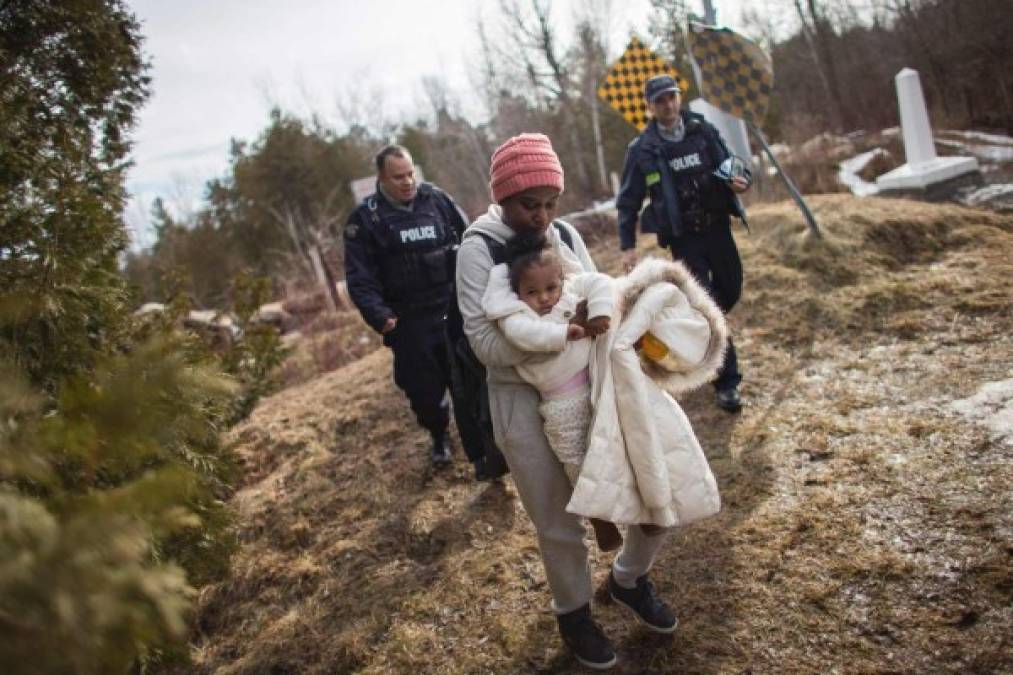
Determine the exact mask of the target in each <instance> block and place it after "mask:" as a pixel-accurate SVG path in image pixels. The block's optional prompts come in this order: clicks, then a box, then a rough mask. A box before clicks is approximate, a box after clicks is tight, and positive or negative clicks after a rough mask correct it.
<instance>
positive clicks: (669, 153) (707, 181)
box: [661, 131, 728, 225]
mask: <svg viewBox="0 0 1013 675" xmlns="http://www.w3.org/2000/svg"><path fill="white" fill-rule="evenodd" d="M661 152H662V156H663V158H664V161H665V162H666V163H667V164H668V168H669V169H670V171H671V175H672V176H673V177H674V180H675V191H676V194H677V195H678V197H679V207H680V211H681V212H682V217H683V221H684V222H685V223H686V224H687V225H692V224H694V223H695V222H696V221H698V220H700V219H701V217H702V214H706V213H725V212H727V209H728V204H727V201H726V197H725V192H724V186H723V185H722V184H721V182H720V179H718V178H716V177H715V176H714V174H713V172H714V170H715V169H717V168H718V164H719V162H718V158H717V157H715V156H714V147H713V144H711V143H710V142H709V141H708V139H707V134H705V133H703V132H702V131H698V132H697V133H687V134H686V136H685V137H684V138H683V139H682V140H681V141H679V142H675V141H669V140H666V139H663V142H662V146H661Z"/></svg>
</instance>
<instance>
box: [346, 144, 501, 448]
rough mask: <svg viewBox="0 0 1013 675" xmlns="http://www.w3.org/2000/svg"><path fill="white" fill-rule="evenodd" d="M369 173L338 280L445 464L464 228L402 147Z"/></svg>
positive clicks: (383, 155)
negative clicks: (452, 314)
mask: <svg viewBox="0 0 1013 675" xmlns="http://www.w3.org/2000/svg"><path fill="white" fill-rule="evenodd" d="M376 170H377V181H376V192H375V193H373V194H372V195H370V196H369V197H367V198H366V199H365V200H364V201H363V202H362V203H361V204H359V206H358V207H357V208H356V209H355V211H353V212H352V214H351V216H349V218H348V222H347V224H346V225H345V231H344V239H345V281H346V283H347V286H348V294H349V296H351V298H352V302H353V303H354V304H355V306H356V307H357V308H358V310H359V312H360V314H362V318H363V319H364V320H365V321H366V323H368V324H369V325H370V326H371V327H372V328H373V329H374V330H376V331H377V332H378V333H380V334H381V335H382V336H383V344H384V345H386V346H387V347H389V348H390V349H391V350H392V351H393V352H394V382H395V383H396V384H397V386H398V387H400V388H401V389H402V390H403V391H404V393H405V394H406V395H407V396H408V400H409V402H410V403H411V408H412V411H413V412H414V413H415V417H416V419H417V420H418V423H419V425H421V426H422V427H423V428H425V429H426V430H427V431H429V433H430V435H431V436H432V440H433V444H432V449H431V459H432V462H433V465H434V466H437V467H439V466H444V465H447V464H449V463H450V448H449V446H448V444H447V426H448V423H449V419H450V418H449V410H448V407H449V406H448V399H447V387H448V384H449V378H450V365H449V362H448V353H447V344H446V338H445V334H444V330H445V321H446V312H447V303H448V302H449V300H450V296H451V293H452V292H453V281H454V252H455V250H456V247H457V243H458V242H459V241H460V239H461V235H462V233H463V232H464V229H465V227H466V226H467V224H466V222H465V219H464V217H463V215H462V214H461V211H460V209H459V208H458V207H457V204H456V203H454V200H453V199H451V198H450V196H449V195H447V193H445V192H443V191H442V190H440V189H439V188H438V187H436V186H435V185H432V184H430V183H416V180H415V165H414V164H413V163H412V158H411V155H410V154H409V153H408V150H407V149H406V148H404V147H402V146H399V145H388V146H387V147H385V148H383V149H382V150H380V152H379V153H378V154H377V155H376ZM454 407H455V410H456V409H457V408H458V406H457V405H455V406H454ZM461 407H462V408H463V406H461ZM462 426H463V425H461V424H460V423H459V424H458V427H459V428H461V427H462ZM462 436H463V432H462ZM462 442H463V443H464V446H465V452H466V453H467V454H468V455H469V459H471V460H472V461H475V457H473V456H472V454H473V452H472V450H473V448H476V447H478V448H480V447H481V446H480V445H478V444H476V443H474V442H472V440H471V439H468V438H463V437H462ZM478 452H481V450H478Z"/></svg>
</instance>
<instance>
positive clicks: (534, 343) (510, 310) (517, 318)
mask: <svg viewBox="0 0 1013 675" xmlns="http://www.w3.org/2000/svg"><path fill="white" fill-rule="evenodd" d="M613 285H614V280H613V279H612V278H611V277H609V276H608V275H605V274H598V273H596V272H585V273H582V274H575V275H571V276H568V277H567V278H566V281H565V282H564V284H563V291H562V295H561V296H560V298H559V302H557V303H556V305H555V307H553V308H552V311H551V312H550V313H549V314H547V315H545V316H539V315H538V313H537V312H535V310H533V309H531V308H530V307H528V306H527V305H526V304H525V303H524V302H523V301H521V299H520V298H519V297H517V294H516V293H514V291H513V289H512V288H510V278H509V272H508V270H507V266H506V265H505V264H500V265H496V266H495V267H493V268H492V271H491V272H490V273H489V285H488V286H487V287H486V290H485V296H484V297H483V298H482V308H483V309H484V310H485V313H486V316H487V317H488V318H489V319H490V320H491V321H497V322H498V323H499V327H500V329H501V330H502V331H503V335H504V336H505V337H506V339H507V340H509V342H510V344H512V345H513V346H514V347H516V348H518V349H520V350H522V351H525V352H532V353H538V352H544V353H547V354H551V357H550V358H548V359H546V360H545V361H540V362H537V363H529V364H521V365H518V366H517V372H518V373H519V374H520V376H521V377H523V378H524V380H525V381H526V382H528V383H530V384H531V385H533V386H534V387H535V388H536V389H538V391H540V392H546V391H552V390H553V389H557V388H559V387H560V386H562V385H563V384H565V383H566V382H568V381H569V380H570V379H571V378H572V377H573V376H574V375H576V374H577V373H579V372H580V371H581V370H583V369H585V368H587V367H588V363H589V362H590V360H591V350H592V349H593V348H594V342H593V341H592V340H590V339H584V340H574V341H567V339H566V331H567V326H568V324H569V322H570V319H571V318H572V317H573V315H574V313H575V312H576V311H577V303H579V302H580V301H581V300H584V299H586V300H587V306H588V312H587V315H588V316H589V317H593V316H612V309H613V300H614V291H613Z"/></svg>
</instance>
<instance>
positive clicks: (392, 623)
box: [194, 196, 1013, 674]
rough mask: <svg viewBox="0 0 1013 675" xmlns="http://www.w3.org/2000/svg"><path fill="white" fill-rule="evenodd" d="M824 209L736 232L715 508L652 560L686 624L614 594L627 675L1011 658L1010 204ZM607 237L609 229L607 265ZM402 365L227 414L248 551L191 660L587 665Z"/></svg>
mask: <svg viewBox="0 0 1013 675" xmlns="http://www.w3.org/2000/svg"><path fill="white" fill-rule="evenodd" d="M812 203H813V206H814V208H815V211H816V214H817V218H818V219H819V220H820V222H821V224H822V225H823V227H824V228H825V230H826V237H825V239H824V240H822V241H819V242H817V241H814V240H812V239H811V238H809V237H808V236H807V235H806V234H805V231H804V226H803V225H802V220H801V217H800V216H799V214H798V213H797V211H796V210H795V209H794V208H793V207H792V206H791V205H789V204H778V205H772V206H763V207H757V208H755V209H753V210H752V212H751V225H752V233H751V234H749V235H746V234H745V233H744V232H743V231H742V230H740V229H737V232H736V235H737V238H738V241H739V243H740V247H741V249H742V254H743V258H744V262H745V269H746V279H747V281H746V288H745V292H744V296H743V301H742V302H741V304H740V306H739V307H738V308H736V310H735V311H734V312H733V313H732V316H731V322H732V325H733V326H734V328H735V331H736V344H737V346H738V348H739V354H740V360H741V365H742V368H743V370H744V373H745V377H746V380H745V383H744V386H743V396H744V399H745V401H746V408H745V409H744V411H743V413H742V414H741V415H738V416H729V415H726V414H725V413H722V412H721V411H719V410H717V409H716V408H715V407H714V405H713V400H712V396H713V395H712V393H711V392H710V391H709V390H701V391H698V392H695V393H693V394H691V395H689V396H686V397H685V398H684V400H683V401H682V404H683V406H684V407H685V409H686V411H687V414H688V416H689V418H690V420H691V421H692V422H693V424H694V426H695V428H696V431H697V433H698V435H699V436H700V439H701V442H702V444H703V446H704V448H705V450H706V452H707V455H708V457H709V458H710V461H711V462H712V466H713V469H714V471H715V474H716V476H717V479H718V484H719V486H720V488H721V491H722V495H723V499H724V509H723V511H722V512H721V514H719V515H718V516H717V517H714V518H711V519H709V520H707V521H705V522H702V523H699V524H697V525H695V526H692V527H689V528H686V529H684V530H681V531H679V532H677V533H676V534H675V535H674V536H672V538H671V540H670V543H669V545H668V546H667V547H666V548H665V550H664V553H663V555H662V557H661V559H660V560H659V561H658V564H657V566H656V570H655V572H654V573H653V577H654V579H655V581H656V583H657V585H658V587H659V589H660V591H661V593H662V594H663V595H664V596H665V597H666V598H668V599H670V600H671V601H672V603H673V604H674V606H675V608H676V610H677V612H678V614H679V616H680V618H681V627H680V629H679V631H678V632H677V633H676V634H675V635H674V637H672V638H658V637H656V636H654V635H652V634H649V633H647V632H645V631H644V630H643V629H642V628H639V627H638V626H637V625H635V624H634V623H632V622H631V621H629V620H628V618H627V617H626V615H624V614H622V613H621V612H620V610H619V609H618V608H616V607H614V606H609V605H607V604H606V603H604V602H601V603H599V604H598V609H597V610H596V614H597V617H598V618H599V619H600V621H601V622H602V623H603V625H604V627H605V629H606V631H607V632H608V633H609V634H610V635H611V637H612V638H613V641H614V643H615V644H616V646H617V649H618V651H619V655H620V666H619V667H618V668H617V669H616V670H615V671H614V672H620V673H642V672H656V673H664V672H691V673H726V672H728V673H731V672H736V673H738V672H746V671H748V672H757V673H761V672H779V673H780V672H800V673H802V672H805V673H810V672H816V671H821V672H870V671H891V672H953V673H956V672H961V673H967V672H982V673H984V672H997V671H1001V670H1004V669H1007V668H1010V666H1011V664H1013V653H1011V645H1010V635H1013V610H1011V592H1013V573H1011V567H1013V566H1011V560H1010V556H1011V554H1013V516H1011V514H1013V494H1011V488H1010V486H1011V485H1013V468H1011V467H1013V462H1011V459H1013V439H1011V437H1010V436H1009V435H1008V432H1009V419H1010V416H1011V415H1013V412H1011V410H1013V408H1011V406H1013V403H1011V398H1013V394H1010V393H1009V392H1010V390H1011V389H1013V387H1010V386H1009V385H1010V384H1011V379H1013V312H1011V290H1010V279H1011V278H1013V217H1009V216H998V215H995V214H990V213H986V212H982V211H973V210H968V209H964V208H961V207H955V206H936V205H927V204H919V203H914V202H904V201H890V200H858V199H855V198H852V197H846V196H832V197H829V196H828V197H822V198H814V199H813V200H812ZM616 248H617V247H616V242H615V241H614V240H613V239H611V238H605V240H604V241H600V242H599V243H598V245H597V246H596V247H595V249H594V253H595V256H596V258H597V259H598V260H599V262H600V263H601V264H602V265H603V267H605V268H607V269H611V270H612V271H615V269H616V266H617V265H616V263H617V258H618V256H617V252H616ZM390 367H391V360H390V357H389V355H388V354H387V353H386V351H385V350H380V351H376V352H373V353H371V354H369V355H368V356H366V357H364V358H362V359H361V360H359V361H357V362H355V363H352V364H350V365H348V366H346V367H344V368H342V369H341V370H339V371H336V372H333V373H329V374H327V375H325V376H322V377H320V378H318V379H316V380H313V381H311V382H309V383H307V384H304V385H301V386H299V387H296V388H292V389H289V390H286V391H283V392H281V393H279V394H277V395H275V396H273V397H272V398H269V399H267V400H265V401H263V402H262V403H261V405H260V406H259V408H258V409H257V410H256V411H255V412H254V414H253V416H252V417H251V418H250V419H249V421H248V422H246V423H245V424H244V425H242V426H241V427H239V428H238V429H236V430H234V432H233V433H232V436H231V437H232V440H233V442H234V443H235V447H236V451H237V453H238V454H239V456H240V457H241V459H242V462H243V464H244V466H245V469H246V473H245V480H244V484H243V486H242V488H241V489H240V490H239V492H238V493H237V494H236V495H235V498H234V500H233V502H234V506H235V508H236V509H237V510H238V512H239V516H240V526H241V532H240V536H241V540H242V542H243V543H242V547H241V549H240V551H239V552H238V554H237V555H236V558H235V560H234V565H233V567H234V570H233V577H232V578H231V579H230V580H229V581H228V582H226V583H223V584H220V585H217V586H214V587H211V588H207V589H205V590H204V591H203V592H202V594H201V598H200V611H199V616H198V636H197V640H196V644H195V651H194V656H195V659H196V661H197V663H198V666H199V668H200V671H201V672H208V673H210V672H216V673H236V674H238V673H244V674H254V673H342V672H361V673H401V672H416V673H490V672H495V673H529V672H545V673H549V672H552V673H561V672H571V671H572V672H581V671H580V670H579V668H578V667H577V664H576V662H575V661H573V660H572V658H571V657H570V656H569V655H568V654H567V653H566V651H565V650H564V649H563V648H562V647H561V645H560V642H559V640H558V638H557V636H556V633H555V622H554V620H553V617H552V614H551V613H550V611H549V606H548V605H549V593H548V590H547V588H546V584H545V580H544V577H543V573H542V568H541V564H540V562H539V558H538V552H537V549H536V545H535V539H534V536H533V531H532V528H531V525H530V523H529V522H528V520H527V518H526V516H525V515H524V513H523V510H522V509H521V506H520V504H519V501H518V500H517V498H516V495H515V494H514V492H513V488H512V486H510V484H509V481H508V482H507V484H506V486H495V485H493V486H487V485H478V484H475V483H473V482H472V481H471V480H470V466H469V465H468V464H467V463H466V462H463V460H461V459H460V454H459V453H458V460H457V463H456V464H455V465H454V467H453V468H452V469H450V470H449V471H447V472H444V473H440V474H436V475H433V474H431V472H430V471H429V469H428V466H427V465H428V461H427V455H426V435H425V433H424V432H422V431H421V430H419V429H418V428H417V427H416V426H415V424H414V422H413V420H412V418H411V416H410V413H409V411H408V406H407V404H406V402H405V400H404V399H403V397H402V396H401V394H400V392H399V391H398V390H397V389H396V388H395V387H394V385H393V383H392V382H391V378H390ZM989 383H992V384H991V385H990V386H989V387H988V388H985V389H983V388H984V387H986V385H989ZM976 395H977V398H974V397H975V396H976ZM958 401H963V403H957V404H955V403H954V402H958ZM1003 415H1005V418H1004V417H1003ZM1004 420H1005V422H1004ZM589 545H590V546H591V548H592V561H593V563H594V572H595V577H596V580H597V581H600V580H601V579H603V578H604V574H605V572H606V570H607V565H608V558H607V557H606V556H603V555H601V554H599V553H598V552H597V551H596V550H595V549H594V546H593V543H589Z"/></svg>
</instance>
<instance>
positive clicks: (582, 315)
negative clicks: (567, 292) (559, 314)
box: [570, 300, 587, 326]
mask: <svg viewBox="0 0 1013 675" xmlns="http://www.w3.org/2000/svg"><path fill="white" fill-rule="evenodd" d="M570 323H575V324H577V325H580V326H583V325H584V324H585V323H587V300H581V301H580V302H578V303H577V309H576V311H575V312H574V313H573V317H572V318H571V319H570Z"/></svg>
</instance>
